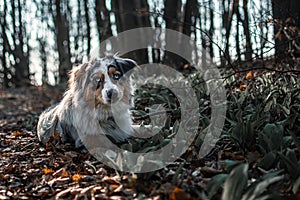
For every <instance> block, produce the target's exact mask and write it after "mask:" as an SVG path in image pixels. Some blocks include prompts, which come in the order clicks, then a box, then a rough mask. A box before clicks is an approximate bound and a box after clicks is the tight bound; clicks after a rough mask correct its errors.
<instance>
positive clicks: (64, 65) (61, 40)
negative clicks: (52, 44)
mask: <svg viewBox="0 0 300 200" xmlns="http://www.w3.org/2000/svg"><path fill="white" fill-rule="evenodd" d="M53 1H54V2H53ZM50 3H51V7H53V8H54V10H52V15H53V22H54V26H55V37H56V45H57V51H58V57H59V82H61V83H63V82H67V80H68V70H70V69H71V53H70V33H69V21H68V18H67V12H68V9H67V6H68V5H67V3H68V1H65V0H51V2H50ZM62 7H64V9H61V8H62Z"/></svg>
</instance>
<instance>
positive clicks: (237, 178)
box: [221, 163, 249, 200]
mask: <svg viewBox="0 0 300 200" xmlns="http://www.w3.org/2000/svg"><path fill="white" fill-rule="evenodd" d="M248 167H249V165H248V164H247V163H246V164H241V165H239V166H237V167H235V168H234V169H233V170H232V171H231V172H230V174H229V176H228V178H227V179H226V181H225V183H224V190H223V193H222V198H221V199H222V200H240V199H241V196H242V193H243V190H244V189H245V187H246V186H247V182H248V172H247V170H248Z"/></svg>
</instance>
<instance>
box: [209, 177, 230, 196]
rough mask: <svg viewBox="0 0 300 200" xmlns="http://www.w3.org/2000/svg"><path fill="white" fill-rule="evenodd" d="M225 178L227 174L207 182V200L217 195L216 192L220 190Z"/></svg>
mask: <svg viewBox="0 0 300 200" xmlns="http://www.w3.org/2000/svg"><path fill="white" fill-rule="evenodd" d="M227 177H228V174H218V175H216V176H214V177H213V178H212V179H211V180H210V181H209V182H208V184H207V193H208V197H209V199H211V198H212V197H213V196H214V195H215V194H217V192H218V190H219V189H220V188H221V186H222V185H223V183H224V182H225V180H226V178H227Z"/></svg>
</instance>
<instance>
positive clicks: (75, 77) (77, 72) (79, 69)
mask: <svg viewBox="0 0 300 200" xmlns="http://www.w3.org/2000/svg"><path fill="white" fill-rule="evenodd" d="M88 65H89V63H84V64H82V65H79V66H76V67H74V68H73V69H72V70H71V71H70V73H69V76H70V77H69V88H72V87H74V86H75V83H76V82H77V83H79V84H80V83H81V81H82V78H83V77H84V74H85V70H86V68H87V67H88Z"/></svg>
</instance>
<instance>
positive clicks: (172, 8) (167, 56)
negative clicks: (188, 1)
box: [163, 0, 184, 69]
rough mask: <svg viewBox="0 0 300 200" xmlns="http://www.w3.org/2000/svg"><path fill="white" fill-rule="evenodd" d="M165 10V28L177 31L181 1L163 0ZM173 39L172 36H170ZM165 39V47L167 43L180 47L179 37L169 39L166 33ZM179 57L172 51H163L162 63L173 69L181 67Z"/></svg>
mask: <svg viewBox="0 0 300 200" xmlns="http://www.w3.org/2000/svg"><path fill="white" fill-rule="evenodd" d="M164 7H165V10H164V19H165V22H166V28H167V29H172V30H175V31H179V29H180V26H179V21H180V16H179V11H180V9H181V1H174V0H166V1H165V5H164ZM172 40H174V38H172ZM165 41H166V49H168V45H169V43H176V42H177V46H178V48H180V43H181V42H180V39H179V38H178V40H177V41H171V38H170V36H169V34H168V33H167V34H166V37H165ZM180 59H181V58H179V57H178V55H175V54H174V53H172V52H169V51H165V52H164V58H163V63H164V64H166V65H169V66H171V67H173V68H175V69H183V65H184V64H183V63H182V62H180Z"/></svg>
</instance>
